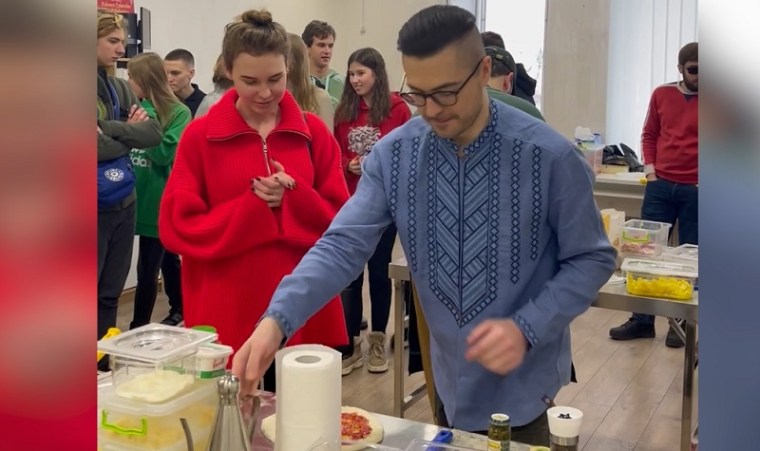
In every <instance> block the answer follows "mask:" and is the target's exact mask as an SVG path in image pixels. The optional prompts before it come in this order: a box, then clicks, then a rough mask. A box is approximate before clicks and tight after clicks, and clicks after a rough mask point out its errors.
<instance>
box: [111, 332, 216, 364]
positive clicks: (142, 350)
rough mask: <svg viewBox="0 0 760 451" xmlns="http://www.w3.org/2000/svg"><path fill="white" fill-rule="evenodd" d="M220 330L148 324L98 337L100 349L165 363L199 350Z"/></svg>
mask: <svg viewBox="0 0 760 451" xmlns="http://www.w3.org/2000/svg"><path fill="white" fill-rule="evenodd" d="M217 336H218V335H217V334H215V333H210V332H205V331H201V330H194V329H185V328H184V327H176V326H167V325H164V324H147V325H145V326H142V327H138V328H137V329H133V330H130V331H129V332H124V333H122V334H120V335H116V336H114V337H111V338H105V339H103V340H100V341H98V351H103V352H105V353H107V354H110V355H112V356H116V357H127V358H130V359H134V360H139V361H142V362H147V363H161V362H166V361H169V360H172V359H173V358H174V357H178V356H181V355H185V354H189V353H192V352H195V351H196V350H197V349H198V348H199V347H200V345H202V344H204V343H210V342H212V341H214V340H216V339H217Z"/></svg>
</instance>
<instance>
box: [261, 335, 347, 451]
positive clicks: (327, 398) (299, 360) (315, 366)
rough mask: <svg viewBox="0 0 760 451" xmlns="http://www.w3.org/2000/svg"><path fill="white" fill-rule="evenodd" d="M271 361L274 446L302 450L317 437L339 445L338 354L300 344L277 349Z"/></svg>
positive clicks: (339, 384)
mask: <svg viewBox="0 0 760 451" xmlns="http://www.w3.org/2000/svg"><path fill="white" fill-rule="evenodd" d="M275 362H276V363H275V365H276V371H277V419H276V430H277V437H276V439H275V442H276V443H275V450H276V451H295V450H306V449H309V447H310V446H312V445H313V444H314V443H316V442H317V441H320V440H322V441H327V442H329V443H335V444H336V446H337V448H336V449H340V445H339V444H340V406H341V375H340V370H341V354H340V353H339V352H338V351H335V350H334V349H330V348H328V347H325V346H319V345H301V346H293V347H290V348H286V349H282V350H280V351H278V352H277V354H276V357H275Z"/></svg>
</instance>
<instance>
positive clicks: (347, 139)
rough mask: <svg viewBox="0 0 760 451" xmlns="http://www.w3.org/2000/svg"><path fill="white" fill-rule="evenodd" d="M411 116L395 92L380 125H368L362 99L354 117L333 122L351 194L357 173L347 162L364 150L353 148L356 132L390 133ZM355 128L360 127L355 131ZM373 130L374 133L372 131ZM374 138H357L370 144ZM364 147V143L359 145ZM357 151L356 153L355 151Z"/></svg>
mask: <svg viewBox="0 0 760 451" xmlns="http://www.w3.org/2000/svg"><path fill="white" fill-rule="evenodd" d="M410 117H412V113H411V111H409V107H407V106H406V103H404V101H403V99H401V97H399V96H398V95H397V94H391V112H390V114H389V115H388V117H386V118H385V120H384V121H383V122H381V123H380V125H377V126H370V125H369V107H368V106H367V104H366V103H365V102H364V99H361V100H359V114H358V115H357V116H356V119H355V120H353V121H351V122H345V121H344V122H338V123H337V124H335V138H336V139H337V140H338V144H340V150H341V153H342V155H343V158H342V160H343V171H344V173H345V174H346V182H347V183H348V190H349V191H350V192H351V194H354V192H356V185H357V184H358V183H359V177H360V176H358V175H356V174H354V173H353V172H349V171H348V163H349V162H351V160H353V159H354V158H356V157H357V156H361V155H360V154H362V153H363V151H364V150H360V149H354V148H353V146H352V142H355V139H353V138H355V137H356V136H357V134H358V133H362V134H364V136H372V135H374V136H375V137H376V139H379V138H382V137H383V136H385V135H387V134H388V133H390V131H391V130H393V129H394V128H396V127H398V126H401V125H403V124H404V122H406V121H408V120H409V118H410ZM357 129H360V130H358V131H357ZM373 132H374V133H373ZM376 139H372V138H369V142H368V140H364V139H359V141H362V142H364V143H365V145H366V144H371V143H372V141H376ZM361 146H362V147H364V145H361ZM357 151H358V153H357Z"/></svg>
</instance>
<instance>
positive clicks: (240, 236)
mask: <svg viewBox="0 0 760 451" xmlns="http://www.w3.org/2000/svg"><path fill="white" fill-rule="evenodd" d="M288 51H289V46H288V37H287V34H286V32H285V30H284V28H283V27H282V26H281V25H280V24H278V23H276V22H273V21H272V16H271V15H270V14H269V13H268V12H265V11H248V12H246V13H244V14H243V15H242V16H241V18H240V19H239V20H237V21H236V22H233V23H232V24H230V25H228V26H227V28H226V32H225V36H224V41H223V50H222V54H223V58H224V63H225V65H226V68H227V72H228V73H229V76H230V79H231V80H232V81H233V82H234V88H233V89H231V90H229V91H228V92H227V93H226V94H225V95H224V96H223V97H222V98H221V99H220V100H219V102H218V103H217V104H216V105H215V106H214V108H212V109H211V110H209V112H208V114H207V115H205V116H203V117H200V118H198V119H196V120H195V121H193V122H191V123H190V125H189V126H188V127H187V129H186V130H185V133H184V135H183V136H182V139H181V141H180V143H179V148H178V150H177V156H176V162H175V163H174V168H173V170H172V173H171V176H170V177H169V181H168V183H167V185H166V190H165V192H164V196H163V199H162V203H161V211H160V217H159V233H160V236H161V240H162V242H164V243H165V245H166V247H167V248H168V249H170V250H172V251H174V252H176V253H178V254H181V255H182V257H183V261H182V265H183V274H182V288H183V295H184V302H185V312H184V313H185V325H186V326H195V325H198V324H209V325H212V326H214V327H216V329H217V330H218V332H219V338H220V341H221V342H222V343H225V344H228V345H230V346H232V347H233V348H234V349H236V350H237V349H239V348H240V346H241V345H242V344H243V343H244V342H245V340H246V339H247V338H248V337H249V336H250V335H251V332H253V329H254V327H255V325H256V323H257V321H258V320H259V318H260V317H261V315H262V314H263V313H264V311H265V310H266V308H267V306H268V305H269V301H270V298H271V296H272V293H273V292H274V290H275V288H276V287H277V285H278V284H279V283H280V281H281V280H282V278H283V277H285V276H286V275H288V274H290V272H292V270H293V269H294V268H295V266H296V265H297V264H298V262H299V261H300V260H301V258H302V257H303V256H304V254H306V252H307V251H308V250H309V248H311V247H312V246H313V245H314V243H315V242H316V241H317V240H318V239H319V237H320V236H321V235H322V233H323V232H324V231H325V230H326V229H327V227H328V225H329V224H330V222H331V221H332V219H333V217H334V216H335V214H336V213H337V211H338V210H339V209H340V207H341V206H342V205H343V204H344V203H345V201H346V200H347V199H348V190H347V188H346V182H345V179H344V177H343V174H342V169H341V165H340V149H339V148H338V144H337V142H336V141H335V139H334V138H333V136H332V135H331V134H330V131H329V130H328V129H327V127H326V126H325V125H324V123H323V122H322V121H321V120H320V119H319V117H317V116H315V115H313V114H311V113H304V112H302V111H301V109H300V108H299V107H298V105H297V104H296V101H295V100H294V99H293V96H292V95H290V93H288V92H287V91H286V89H285V87H286V83H287V80H286V74H287V70H286V68H287V55H288ZM347 342H348V338H347V335H346V328H345V322H344V317H343V311H342V308H341V303H340V302H339V300H338V299H337V297H336V299H335V300H333V301H332V302H331V303H329V304H328V305H327V306H326V307H325V308H324V309H323V310H322V311H321V312H320V313H319V314H317V315H316V316H315V317H314V318H312V319H311V320H309V321H308V322H307V323H306V324H305V326H304V327H303V328H302V329H301V330H300V331H298V332H297V333H296V334H295V335H294V336H293V337H291V339H290V341H289V342H288V344H289V345H295V344H301V343H317V344H324V345H328V346H340V345H344V344H346V343H347ZM274 377H275V376H274V365H273V366H272V368H270V371H269V372H268V374H267V376H266V377H265V379H264V383H265V385H266V386H267V389H269V390H272V389H274Z"/></svg>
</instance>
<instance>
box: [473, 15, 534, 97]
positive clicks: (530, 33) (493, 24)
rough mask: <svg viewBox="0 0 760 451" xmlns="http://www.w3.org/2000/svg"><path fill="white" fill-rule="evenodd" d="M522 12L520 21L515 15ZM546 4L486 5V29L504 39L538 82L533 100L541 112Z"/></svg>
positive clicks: (514, 55)
mask: <svg viewBox="0 0 760 451" xmlns="http://www.w3.org/2000/svg"><path fill="white" fill-rule="evenodd" d="M517 12H519V20H515V14H516V13H517ZM545 23H546V2H545V1H541V0H533V1H529V2H525V1H524V0H492V1H490V2H487V3H486V11H485V27H484V30H482V31H494V32H496V33H499V34H500V35H501V37H502V38H504V45H505V46H506V48H507V50H508V51H509V53H510V54H511V55H512V57H513V58H514V59H515V62H517V63H521V64H523V66H525V70H526V71H527V72H528V74H529V75H530V76H531V77H533V78H534V79H536V81H537V83H536V94H535V95H534V96H533V99H534V100H535V101H536V106H537V107H538V109H539V110H540V109H541V105H542V95H541V94H542V93H543V70H542V69H543V65H544V39H545V27H544V25H545Z"/></svg>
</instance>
